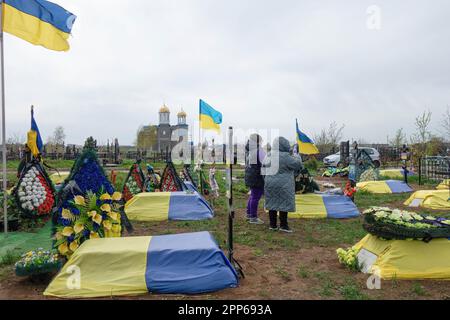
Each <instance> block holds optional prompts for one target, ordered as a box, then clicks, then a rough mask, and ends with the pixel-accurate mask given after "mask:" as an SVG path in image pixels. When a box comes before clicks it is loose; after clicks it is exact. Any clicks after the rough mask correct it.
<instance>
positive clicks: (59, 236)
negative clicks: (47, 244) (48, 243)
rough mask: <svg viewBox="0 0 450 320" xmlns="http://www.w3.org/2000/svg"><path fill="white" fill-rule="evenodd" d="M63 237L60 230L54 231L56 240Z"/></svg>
mask: <svg viewBox="0 0 450 320" xmlns="http://www.w3.org/2000/svg"><path fill="white" fill-rule="evenodd" d="M62 238H63V235H62V234H61V232H56V233H55V239H56V240H61V239H62Z"/></svg>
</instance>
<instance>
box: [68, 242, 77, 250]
mask: <svg viewBox="0 0 450 320" xmlns="http://www.w3.org/2000/svg"><path fill="white" fill-rule="evenodd" d="M69 249H70V250H71V251H72V252H74V251H75V250H77V249H78V242H77V241H73V242H72V243H71V244H70V245H69Z"/></svg>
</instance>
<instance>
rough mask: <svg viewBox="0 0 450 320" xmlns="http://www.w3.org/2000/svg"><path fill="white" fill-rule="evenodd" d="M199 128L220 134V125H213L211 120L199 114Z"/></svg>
mask: <svg viewBox="0 0 450 320" xmlns="http://www.w3.org/2000/svg"><path fill="white" fill-rule="evenodd" d="M200 128H202V129H206V130H214V131H216V132H217V133H220V124H217V123H215V122H214V120H213V118H211V117H210V116H208V115H206V114H200Z"/></svg>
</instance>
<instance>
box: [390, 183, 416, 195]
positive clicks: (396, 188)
mask: <svg viewBox="0 0 450 320" xmlns="http://www.w3.org/2000/svg"><path fill="white" fill-rule="evenodd" d="M386 183H387V185H388V186H389V188H390V189H391V191H392V193H405V192H413V189H412V188H411V187H410V186H408V185H407V184H406V183H405V182H403V181H400V180H386Z"/></svg>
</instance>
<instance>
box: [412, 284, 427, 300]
mask: <svg viewBox="0 0 450 320" xmlns="http://www.w3.org/2000/svg"><path fill="white" fill-rule="evenodd" d="M412 292H413V293H414V294H415V295H416V296H419V297H423V296H426V295H427V292H426V291H425V289H424V287H423V286H422V285H421V284H420V283H418V282H414V283H413V285H412Z"/></svg>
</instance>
